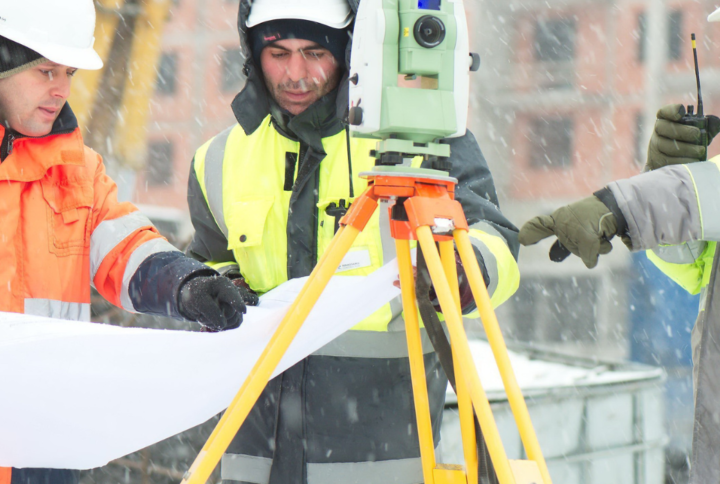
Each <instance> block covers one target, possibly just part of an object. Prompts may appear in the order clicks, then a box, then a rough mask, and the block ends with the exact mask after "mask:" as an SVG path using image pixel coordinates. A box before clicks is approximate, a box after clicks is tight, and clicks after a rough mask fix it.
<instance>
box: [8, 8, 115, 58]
mask: <svg viewBox="0 0 720 484" xmlns="http://www.w3.org/2000/svg"><path fill="white" fill-rule="evenodd" d="M0 36H3V37H5V38H7V39H10V40H12V41H14V42H17V43H18V44H20V45H22V46H25V47H27V48H28V49H31V50H33V51H35V52H37V53H38V54H40V55H41V56H42V57H44V58H46V59H48V60H50V61H52V62H56V63H58V64H62V65H65V66H69V67H75V68H78V69H100V68H101V67H102V66H103V62H102V59H101V58H100V56H99V55H98V54H97V52H95V50H94V49H93V44H94V42H95V4H94V3H93V0H0Z"/></svg>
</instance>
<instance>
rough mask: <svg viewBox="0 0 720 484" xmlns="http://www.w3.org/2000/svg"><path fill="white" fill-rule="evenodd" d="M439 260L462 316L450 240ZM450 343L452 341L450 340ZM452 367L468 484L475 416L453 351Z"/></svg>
mask: <svg viewBox="0 0 720 484" xmlns="http://www.w3.org/2000/svg"><path fill="white" fill-rule="evenodd" d="M440 259H441V260H442V264H443V268H444V270H445V277H446V278H447V281H448V284H449V285H450V289H451V291H452V294H453V296H454V299H455V306H456V308H457V310H458V313H460V314H462V310H461V308H460V288H459V287H458V275H457V264H456V262H455V246H454V244H453V241H452V240H449V241H443V242H440ZM451 342H452V340H451ZM453 363H454V365H453V366H454V367H455V368H457V369H458V370H459V371H457V372H456V373H457V374H458V375H460V377H459V378H456V379H455V386H456V389H457V399H458V414H459V418H460V430H461V434H462V443H463V453H464V455H465V468H466V472H467V479H468V484H477V482H478V454H477V440H476V439H477V436H476V435H475V416H474V415H473V410H472V402H471V400H470V395H469V394H468V391H467V384H466V383H465V377H464V376H463V375H462V370H463V367H462V364H461V363H460V362H459V361H458V358H457V354H456V353H455V352H454V351H453Z"/></svg>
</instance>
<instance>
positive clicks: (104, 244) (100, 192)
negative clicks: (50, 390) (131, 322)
mask: <svg viewBox="0 0 720 484" xmlns="http://www.w3.org/2000/svg"><path fill="white" fill-rule="evenodd" d="M0 7H2V10H0V124H1V125H0V139H1V140H2V142H1V143H0V220H1V221H2V223H0V287H1V288H3V289H2V290H0V311H9V312H16V313H26V314H34V315H38V316H48V317H53V318H62V319H72V320H79V321H89V320H90V285H91V284H93V285H94V286H95V287H96V288H97V290H98V291H99V292H100V294H102V295H103V296H104V297H105V298H106V299H108V300H109V301H110V302H112V303H113V304H116V305H117V306H120V307H122V308H124V309H126V310H128V311H132V312H140V313H146V314H155V315H162V316H170V317H173V318H177V319H186V320H190V321H197V322H200V323H201V324H204V325H205V326H208V327H211V328H213V329H215V330H223V329H229V328H233V327H237V326H238V325H239V324H240V323H241V322H242V314H243V313H244V312H245V304H244V302H243V297H242V294H241V292H240V291H241V289H238V288H236V287H235V286H234V285H233V284H232V283H231V282H230V280H229V279H226V278H224V277H219V275H218V274H217V272H215V271H214V270H212V269H210V268H208V267H207V266H206V265H204V264H202V263H200V262H197V261H195V260H193V259H189V258H187V257H185V256H184V255H183V254H182V252H180V251H178V250H177V249H176V248H175V247H173V246H172V245H170V244H169V243H168V242H167V241H166V240H165V239H164V238H163V237H162V236H160V234H158V232H157V230H156V229H155V228H154V227H153V226H152V224H151V223H150V221H149V220H148V219H147V218H146V217H145V216H143V215H141V214H140V213H139V212H138V211H137V209H136V208H135V207H134V206H133V205H131V204H129V203H119V202H118V201H117V196H116V192H117V187H116V185H115V183H114V182H113V181H112V180H111V179H110V178H109V177H108V176H107V175H106V174H105V168H104V166H103V163H102V160H101V158H100V156H99V155H98V154H97V153H95V152H94V151H92V150H91V149H90V148H88V147H86V146H84V144H83V139H82V136H81V134H80V129H79V128H78V125H77V120H76V119H75V116H74V114H73V112H72V110H71V109H70V106H69V105H68V104H67V102H66V100H67V98H68V96H69V95H70V84H71V80H72V76H73V74H74V73H75V72H76V70H77V68H86V69H99V68H100V67H102V61H101V60H100V58H99V57H98V55H97V53H95V51H94V50H93V48H92V44H93V32H94V27H95V10H94V5H93V0H63V1H62V2H58V1H57V0H23V1H22V2H18V1H9V0H0ZM0 431H2V429H0ZM75 482H77V478H76V476H75V475H74V473H73V472H72V471H69V470H54V469H9V468H0V484H10V483H11V484H71V483H75Z"/></svg>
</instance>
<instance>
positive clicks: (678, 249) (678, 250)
mask: <svg viewBox="0 0 720 484" xmlns="http://www.w3.org/2000/svg"><path fill="white" fill-rule="evenodd" d="M706 247H707V242H705V241H704V240H694V241H692V242H686V243H684V244H681V245H665V246H661V247H657V248H655V249H653V250H652V251H653V253H654V254H655V255H656V256H658V257H659V258H660V259H661V260H663V261H665V262H667V263H669V264H692V263H693V262H695V261H696V260H697V259H698V258H699V257H700V255H701V254H702V253H703V251H704V250H705V248H706Z"/></svg>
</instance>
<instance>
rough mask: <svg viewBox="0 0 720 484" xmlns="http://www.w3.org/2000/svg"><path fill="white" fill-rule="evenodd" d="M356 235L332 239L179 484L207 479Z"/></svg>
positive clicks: (349, 232)
mask: <svg viewBox="0 0 720 484" xmlns="http://www.w3.org/2000/svg"><path fill="white" fill-rule="evenodd" d="M359 233H360V231H359V230H358V229H356V228H355V227H352V226H346V227H344V228H343V229H341V231H339V232H338V234H337V235H336V236H335V238H334V239H333V241H332V242H331V244H330V246H329V247H328V249H327V250H326V252H325V254H323V256H322V257H321V259H320V262H319V263H318V265H316V266H315V269H314V270H313V272H312V274H311V275H310V278H309V279H308V280H307V282H306V283H305V285H304V286H303V289H302V291H301V292H300V294H299V295H298V297H297V298H296V299H295V301H294V302H293V304H292V305H291V306H290V309H289V310H288V312H287V314H286V315H285V317H284V318H283V320H282V322H281V323H280V326H279V327H278V329H277V330H276V331H275V334H274V335H273V337H272V339H271V340H270V343H268V346H267V347H266V348H265V350H264V351H263V353H262V355H261V356H260V358H259V359H258V361H257V363H256V364H255V367H253V369H252V371H251V372H250V375H248V377H247V379H246V380H245V383H243V386H242V388H240V391H239V392H238V393H237V395H236V396H235V398H234V399H233V401H232V403H231V404H230V406H229V407H228V409H227V410H226V411H225V414H224V415H223V417H222V419H221V420H220V422H218V425H217V426H216V427H215V430H213V433H212V434H211V436H210V438H209V439H208V441H207V442H206V443H205V446H204V447H203V449H202V450H201V451H200V453H199V454H198V456H197V458H196V459H195V462H193V464H192V466H191V467H190V469H189V470H188V472H187V473H186V475H185V478H184V479H183V481H182V482H183V484H203V483H205V482H206V481H207V479H208V478H209V477H210V474H212V471H213V470H214V469H215V467H216V466H217V464H218V462H220V459H221V458H222V455H223V454H224V453H225V451H226V450H227V448H228V446H229V445H230V442H231V441H232V439H233V438H234V437H235V434H237V431H238V430H239V429H240V426H241V425H242V423H243V422H244V421H245V419H246V418H247V416H248V414H249V413H250V410H251V409H252V407H253V405H255V402H256V401H257V399H258V397H259V396H260V393H262V391H263V389H264V388H265V386H266V385H267V383H268V381H270V377H271V375H272V372H273V371H274V370H275V368H276V367H277V365H278V363H280V360H281V359H282V357H283V356H284V355H285V352H286V351H287V349H288V347H289V346H290V344H291V343H292V341H293V339H294V338H295V336H296V335H297V333H298V331H299V330H300V327H301V326H302V324H303V322H304V321H305V319H306V318H307V316H308V314H310V311H311V310H312V308H313V306H314V305H315V303H316V302H317V300H318V299H319V298H320V295H321V294H322V292H323V290H324V289H325V287H326V286H327V284H328V282H329V281H330V278H331V277H332V276H333V274H335V271H336V270H337V268H338V266H339V265H340V262H341V261H342V259H343V257H345V254H346V253H347V251H348V250H349V249H350V247H351V246H352V244H353V242H354V241H355V239H356V238H357V235H358V234H359Z"/></svg>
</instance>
